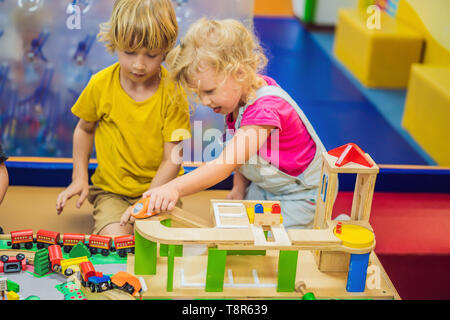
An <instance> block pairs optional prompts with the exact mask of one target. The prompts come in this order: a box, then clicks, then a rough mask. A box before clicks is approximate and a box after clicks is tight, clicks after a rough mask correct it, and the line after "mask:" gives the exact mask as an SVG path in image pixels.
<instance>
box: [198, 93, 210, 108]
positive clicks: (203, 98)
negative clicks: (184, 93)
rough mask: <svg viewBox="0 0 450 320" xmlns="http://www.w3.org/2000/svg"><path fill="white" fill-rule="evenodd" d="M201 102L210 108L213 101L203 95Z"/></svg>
mask: <svg viewBox="0 0 450 320" xmlns="http://www.w3.org/2000/svg"><path fill="white" fill-rule="evenodd" d="M200 100H201V101H202V104H203V105H205V106H209V105H210V104H211V99H210V98H209V97H207V96H205V95H202V96H201V97H200Z"/></svg>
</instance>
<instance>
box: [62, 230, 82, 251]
mask: <svg viewBox="0 0 450 320" xmlns="http://www.w3.org/2000/svg"><path fill="white" fill-rule="evenodd" d="M84 239H85V235H84V234H81V233H64V234H63V239H62V246H63V249H64V252H65V253H69V252H70V251H71V250H72V248H73V247H74V246H76V245H77V244H78V242H80V241H81V242H82V243H83V244H84Z"/></svg>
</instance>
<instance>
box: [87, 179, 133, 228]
mask: <svg viewBox="0 0 450 320" xmlns="http://www.w3.org/2000/svg"><path fill="white" fill-rule="evenodd" d="M140 198H141V197H136V198H132V197H127V196H123V195H120V194H115V193H112V192H108V191H104V190H102V189H101V188H98V187H95V186H90V187H89V195H88V201H89V202H90V203H92V205H93V206H94V212H93V215H94V230H93V231H92V233H93V234H98V233H99V232H100V231H101V230H102V229H103V228H104V227H106V226H107V225H109V224H111V223H119V222H120V218H121V217H122V215H123V213H124V212H125V210H127V208H128V207H129V206H131V205H133V204H134V203H135V202H136V201H138V200H139V199H140Z"/></svg>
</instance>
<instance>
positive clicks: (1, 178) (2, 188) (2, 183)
mask: <svg viewBox="0 0 450 320" xmlns="http://www.w3.org/2000/svg"><path fill="white" fill-rule="evenodd" d="M8 185H9V176H8V170H7V169H6V166H5V164H4V163H0V204H1V203H2V201H3V197H4V196H5V193H6V190H7V189H8Z"/></svg>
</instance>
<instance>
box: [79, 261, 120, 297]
mask: <svg viewBox="0 0 450 320" xmlns="http://www.w3.org/2000/svg"><path fill="white" fill-rule="evenodd" d="M80 277H81V279H80V280H81V285H82V286H83V287H88V288H89V289H90V290H91V292H103V291H106V290H109V289H111V288H112V287H111V278H110V277H109V276H106V275H103V273H101V272H97V271H95V268H94V265H93V264H92V262H90V261H85V262H81V263H80Z"/></svg>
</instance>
